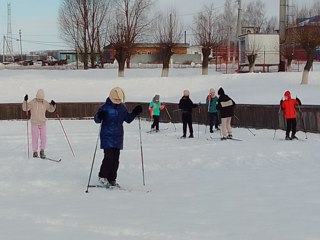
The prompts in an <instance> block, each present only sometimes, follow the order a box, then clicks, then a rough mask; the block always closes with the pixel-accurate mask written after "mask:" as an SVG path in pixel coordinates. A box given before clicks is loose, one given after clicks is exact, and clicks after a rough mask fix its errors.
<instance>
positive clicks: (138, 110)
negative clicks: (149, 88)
mask: <svg viewBox="0 0 320 240" xmlns="http://www.w3.org/2000/svg"><path fill="white" fill-rule="evenodd" d="M132 113H133V114H134V115H137V116H138V115H139V114H140V113H142V107H141V106H140V105H137V106H135V107H134V109H133V110H132Z"/></svg>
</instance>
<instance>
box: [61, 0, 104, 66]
mask: <svg viewBox="0 0 320 240" xmlns="http://www.w3.org/2000/svg"><path fill="white" fill-rule="evenodd" d="M108 6H109V1H105V0H63V1H62V3H61V6H60V9H59V27H60V33H61V37H62V38H63V39H64V40H65V41H66V42H67V43H69V44H70V46H74V47H75V48H76V50H77V52H78V51H79V52H80V55H81V58H82V61H83V64H84V69H88V64H89V52H91V54H92V55H91V63H93V64H94V61H93V59H95V57H93V54H94V55H95V52H96V51H100V49H97V45H98V44H97V39H98V38H99V36H98V34H97V33H98V32H100V33H101V32H103V31H101V29H102V28H103V27H104V28H105V26H104V23H105V18H106V13H107V9H108Z"/></svg>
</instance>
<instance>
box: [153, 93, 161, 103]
mask: <svg viewBox="0 0 320 240" xmlns="http://www.w3.org/2000/svg"><path fill="white" fill-rule="evenodd" d="M159 100H160V95H159V94H156V95H155V96H154V98H153V101H154V102H159Z"/></svg>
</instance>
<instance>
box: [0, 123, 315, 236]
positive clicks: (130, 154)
mask: <svg viewBox="0 0 320 240" xmlns="http://www.w3.org/2000/svg"><path fill="white" fill-rule="evenodd" d="M138 123H139V122H138V120H135V121H134V122H133V123H132V124H130V125H125V149H124V150H123V151H122V152H121V156H120V169H119V176H118V181H119V183H120V184H121V185H122V186H123V187H124V188H127V189H128V190H130V191H121V190H105V189H89V193H85V189H86V184H87V181H88V177H89V171H90V167H91V163H92V159H93V153H94V149H95V144H96V139H97V134H98V125H96V124H95V123H94V122H93V121H92V120H83V121H75V120H73V121H72V120H64V121H63V125H64V127H65V129H66V131H67V133H68V136H69V138H70V142H71V144H72V146H73V148H74V151H75V154H76V158H74V157H73V156H72V154H71V151H70V149H69V147H68V144H67V142H66V140H65V138H64V135H63V132H62V130H61V127H60V124H59V122H58V121H56V120H50V121H48V124H47V126H48V149H47V155H48V156H50V157H63V160H62V162H60V163H54V162H49V161H46V160H41V159H32V158H30V159H28V158H27V141H26V122H25V121H1V124H0V131H1V138H0V150H1V151H0V152H1V156H0V162H1V168H0V186H1V193H0V198H1V205H0V213H1V214H0V226H1V239H6V240H18V239H24V240H29V239H30V240H34V239H46V240H51V239H52V240H56V239H78V240H82V239H83V240H86V239H116V240H128V239H132V240H138V239H139V240H140V239H146V240H163V239H168V240H170V239H172V240H194V239H201V240H209V239H210V240H211V239H220V240H244V239H246V240H250V239H252V240H256V239H259V240H270V239H277V240H301V239H310V240H311V239H319V238H320V229H319V224H320V202H319V198H320V185H319V182H320V175H319V170H320V162H319V159H320V153H319V151H315V149H317V148H318V147H319V143H320V138H319V135H317V134H308V135H307V137H308V139H305V134H304V133H301V132H299V133H298V136H299V137H300V139H301V141H283V140H282V139H283V137H284V132H282V131H277V132H276V137H275V140H273V136H274V131H270V130H259V131H257V130H253V129H252V131H254V132H255V133H256V136H253V135H252V134H251V133H250V132H249V131H248V130H247V129H234V136H236V137H237V138H241V139H243V141H241V142H238V141H231V140H228V141H223V142H221V141H220V140H210V141H208V140H207V138H208V137H209V135H208V134H207V135H205V127H204V126H200V127H199V138H198V126H197V125H194V130H195V136H196V138H194V139H183V140H182V139H181V140H180V139H177V137H179V136H180V135H181V124H175V126H176V127H177V131H176V132H175V131H174V126H173V124H171V123H169V124H161V128H167V127H168V129H167V130H163V131H162V132H160V133H154V134H149V133H146V132H147V130H148V129H149V126H150V123H149V122H144V121H142V122H141V126H142V141H143V153H144V165H145V179H146V186H143V185H142V171H141V158H140V142H139V125H138ZM212 136H214V137H219V133H213V135H212ZM302 140H303V141H302ZM101 159H102V151H101V150H98V152H97V156H96V162H95V165H94V171H93V178H92V181H91V182H92V183H96V181H97V174H98V169H99V166H100V162H101ZM149 190H151V192H146V191H149Z"/></svg>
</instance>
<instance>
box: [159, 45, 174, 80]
mask: <svg viewBox="0 0 320 240" xmlns="http://www.w3.org/2000/svg"><path fill="white" fill-rule="evenodd" d="M171 48H172V47H171V46H165V47H163V48H162V53H161V56H162V72H161V77H168V76H169V67H170V59H171V56H172V55H173V52H172V51H171Z"/></svg>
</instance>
